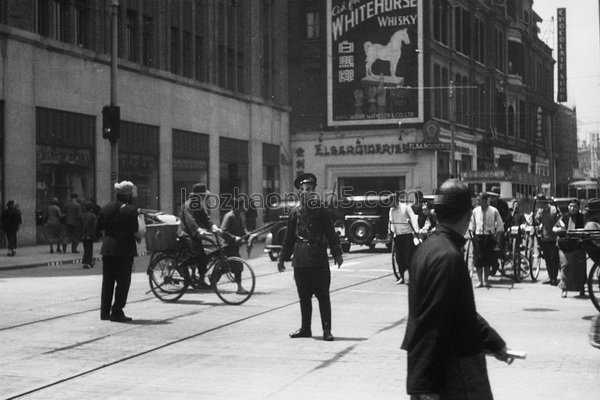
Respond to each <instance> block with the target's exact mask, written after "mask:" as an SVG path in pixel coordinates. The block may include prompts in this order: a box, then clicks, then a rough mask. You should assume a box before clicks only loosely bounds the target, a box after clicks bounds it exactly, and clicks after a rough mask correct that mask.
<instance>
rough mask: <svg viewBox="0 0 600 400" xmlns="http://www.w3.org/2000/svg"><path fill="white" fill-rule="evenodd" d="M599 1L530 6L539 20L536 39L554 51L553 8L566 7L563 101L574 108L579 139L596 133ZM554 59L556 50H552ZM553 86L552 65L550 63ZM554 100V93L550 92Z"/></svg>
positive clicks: (539, 0)
mask: <svg viewBox="0 0 600 400" xmlns="http://www.w3.org/2000/svg"><path fill="white" fill-rule="evenodd" d="M599 3H600V0H534V2H533V9H534V11H535V12H536V13H537V14H538V15H539V16H540V17H541V18H542V19H543V21H542V22H541V23H539V24H538V26H539V28H540V38H541V39H542V40H544V41H545V42H546V43H547V44H548V45H549V46H550V47H551V48H552V49H554V51H556V31H557V28H556V9H557V8H563V7H564V8H566V9H567V102H566V103H564V104H565V105H566V106H568V107H577V131H578V138H579V140H587V134H588V133H592V132H600V31H599V23H598V4H599ZM554 59H555V60H556V53H554ZM554 78H555V84H554V87H555V89H556V65H555V66H554ZM554 101H556V93H555V94H554Z"/></svg>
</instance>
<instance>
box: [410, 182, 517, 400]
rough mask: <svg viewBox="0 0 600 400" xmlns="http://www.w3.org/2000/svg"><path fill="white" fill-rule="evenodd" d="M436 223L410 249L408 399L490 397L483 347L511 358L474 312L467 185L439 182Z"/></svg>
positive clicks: (503, 356) (501, 357) (501, 342)
mask: <svg viewBox="0 0 600 400" xmlns="http://www.w3.org/2000/svg"><path fill="white" fill-rule="evenodd" d="M434 207H435V212H436V215H437V217H438V222H439V225H438V228H437V230H436V232H434V233H433V234H432V235H431V236H430V237H429V239H427V240H426V241H424V242H423V244H422V245H421V246H419V248H418V250H417V252H416V253H415V255H414V258H413V262H412V264H411V268H410V270H409V273H410V279H411V282H410V285H409V287H408V323H407V326H406V335H405V337H404V342H403V343H402V348H403V349H404V350H406V351H407V352H408V376H407V383H406V385H407V392H408V393H409V394H410V395H411V399H478V400H486V399H492V391H491V388H490V384H489V380H488V375H487V369H486V361H485V353H493V354H494V356H496V358H498V359H499V360H502V361H506V362H509V363H510V362H511V361H512V359H511V358H510V357H509V355H508V354H507V352H506V345H505V343H504V341H503V340H502V338H501V337H500V336H499V335H498V333H496V331H495V330H494V329H492V328H491V327H490V326H489V325H488V323H487V322H486V321H485V320H484V319H483V318H482V317H481V316H480V315H479V314H478V313H477V311H476V309H475V299H474V296H473V289H472V285H471V279H470V278H469V272H468V269H467V265H466V264H465V261H464V258H463V253H462V247H463V245H464V242H465V239H464V234H465V233H466V231H467V228H468V226H469V221H470V218H471V196H470V193H469V189H468V187H467V186H466V185H465V184H464V183H463V182H460V181H458V180H448V181H446V182H444V183H443V184H442V186H441V187H440V189H439V191H438V194H437V195H436V197H435V201H434Z"/></svg>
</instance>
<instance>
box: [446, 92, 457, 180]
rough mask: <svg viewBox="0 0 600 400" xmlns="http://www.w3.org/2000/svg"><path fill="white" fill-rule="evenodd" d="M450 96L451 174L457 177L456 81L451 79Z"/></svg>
mask: <svg viewBox="0 0 600 400" xmlns="http://www.w3.org/2000/svg"><path fill="white" fill-rule="evenodd" d="M448 98H449V100H450V104H449V106H450V107H449V108H450V115H449V116H448V118H449V119H450V175H452V178H454V179H456V160H455V159H454V157H455V156H454V123H455V121H454V119H455V115H454V114H455V110H454V108H455V104H454V81H450V85H449V90H448Z"/></svg>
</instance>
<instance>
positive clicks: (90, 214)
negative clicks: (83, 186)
mask: <svg viewBox="0 0 600 400" xmlns="http://www.w3.org/2000/svg"><path fill="white" fill-rule="evenodd" d="M82 211H83V212H82V213H81V244H83V259H82V264H83V268H86V269H87V268H93V267H94V263H95V262H94V240H95V238H96V227H97V225H98V224H97V222H98V219H97V217H96V214H94V211H93V205H92V203H91V202H85V203H83V206H82Z"/></svg>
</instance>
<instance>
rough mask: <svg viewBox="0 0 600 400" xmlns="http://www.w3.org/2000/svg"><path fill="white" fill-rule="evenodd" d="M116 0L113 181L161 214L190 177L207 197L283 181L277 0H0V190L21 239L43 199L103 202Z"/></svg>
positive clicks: (282, 36) (283, 77)
mask: <svg viewBox="0 0 600 400" xmlns="http://www.w3.org/2000/svg"><path fill="white" fill-rule="evenodd" d="M115 3H117V4H118V9H117V14H118V17H117V20H118V71H117V74H116V75H117V78H116V79H117V80H116V91H115V92H114V94H115V95H116V96H115V97H116V99H117V105H118V106H120V114H121V122H120V139H119V142H118V171H119V175H118V179H119V180H122V179H127V180H131V181H133V182H134V183H135V184H136V185H137V187H138V205H139V206H140V207H144V208H150V209H161V210H164V211H174V210H176V208H177V205H178V204H179V203H180V201H181V200H182V199H181V190H182V189H184V188H188V187H189V186H190V185H191V184H192V183H194V182H198V181H205V182H207V183H208V186H209V188H210V190H211V191H212V192H213V193H219V194H224V193H231V192H235V191H238V192H241V193H248V194H257V193H258V194H263V193H268V192H273V191H279V189H280V187H282V186H283V187H289V186H290V185H291V184H290V182H289V179H291V176H292V173H291V161H290V162H288V163H283V164H282V163H281V162H280V161H281V159H284V161H285V160H286V159H287V160H290V159H291V157H290V156H289V154H290V149H289V148H288V146H289V131H288V126H289V123H288V118H289V116H288V115H289V107H288V97H287V96H288V90H287V44H288V43H287V23H286V21H287V18H286V16H287V2H285V1H262V0H244V1H241V0H169V1H155V0H119V1H115V0H1V1H0V45H1V49H2V52H1V53H0V59H1V63H0V77H1V79H0V100H1V101H0V119H1V120H2V124H0V127H1V130H0V136H1V140H0V143H1V144H2V146H3V148H2V152H1V153H0V155H1V157H2V159H1V160H0V168H1V170H2V171H1V174H0V176H1V177H2V178H1V184H0V190H1V191H2V192H1V196H0V197H1V199H2V201H3V203H4V202H6V201H7V200H9V199H13V200H15V201H16V202H18V203H19V204H20V207H21V210H22V212H23V220H24V223H23V226H22V229H21V232H20V241H21V243H22V244H27V243H32V242H34V241H35V240H36V237H38V240H39V236H40V233H41V232H42V231H43V229H41V226H40V225H41V224H42V223H43V212H44V210H45V208H46V206H47V204H48V203H49V202H50V201H51V200H52V199H53V198H54V197H56V198H58V200H59V201H66V200H67V199H68V198H69V196H70V195H71V194H72V193H77V194H78V195H79V197H80V198H81V199H91V198H95V199H96V200H97V201H98V202H99V203H103V202H105V201H107V200H108V199H109V198H110V193H111V184H112V182H113V181H114V179H115V178H116V177H114V176H112V177H111V166H110V165H111V164H110V154H111V150H110V145H109V142H108V141H107V140H105V139H103V138H102V108H103V106H104V105H107V104H109V102H110V99H111V89H110V87H111V38H112V36H111V11H112V8H111V6H112V5H113V4H115ZM281 177H283V179H282V178H281ZM36 215H37V217H36ZM38 224H40V225H38Z"/></svg>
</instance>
